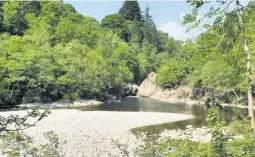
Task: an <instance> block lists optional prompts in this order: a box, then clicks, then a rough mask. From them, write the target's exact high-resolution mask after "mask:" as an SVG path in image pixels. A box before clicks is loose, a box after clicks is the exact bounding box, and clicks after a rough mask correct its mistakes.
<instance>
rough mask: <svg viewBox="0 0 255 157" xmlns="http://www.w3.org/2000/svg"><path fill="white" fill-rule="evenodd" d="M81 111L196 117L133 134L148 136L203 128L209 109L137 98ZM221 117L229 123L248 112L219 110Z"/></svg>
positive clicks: (141, 128) (140, 129) (138, 129)
mask: <svg viewBox="0 0 255 157" xmlns="http://www.w3.org/2000/svg"><path fill="white" fill-rule="evenodd" d="M81 110H86V111H91V110H100V111H133V112H134V111H135V112H141V111H142V112H169V113H181V114H189V115H194V116H195V118H193V119H189V120H184V121H178V122H172V123H164V124H159V125H153V126H146V127H140V128H136V129H133V130H132V131H133V132H135V133H136V132H147V133H148V134H151V135H152V134H158V133H160V132H162V131H163V130H165V129H185V127H186V126H187V125H193V126H194V127H202V126H204V125H206V122H205V119H206V114H207V107H206V106H205V105H186V104H180V103H178V104H177V103H168V102H164V101H158V100H154V99H150V98H137V97H127V98H124V99H123V100H122V101H121V102H120V103H108V104H107V103H105V104H102V105H99V106H91V107H83V108H81ZM219 111H220V112H219V116H220V118H221V119H222V120H225V121H227V122H229V121H231V120H232V119H233V118H236V117H240V116H242V115H244V114H246V112H247V111H246V110H243V109H242V110H241V109H234V108H230V109H224V110H219Z"/></svg>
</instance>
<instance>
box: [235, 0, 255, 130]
mask: <svg viewBox="0 0 255 157" xmlns="http://www.w3.org/2000/svg"><path fill="white" fill-rule="evenodd" d="M239 4H240V3H239V0H236V9H237V16H238V21H239V25H240V29H241V33H242V40H243V47H244V51H245V53H246V54H247V61H246V62H247V71H246V72H247V77H248V91H247V96H248V111H249V117H250V120H251V129H252V131H253V133H254V134H255V122H254V112H253V103H252V101H253V100H252V75H251V53H250V50H249V48H248V45H247V40H246V36H245V28H244V23H243V18H242V15H241V10H240V6H239Z"/></svg>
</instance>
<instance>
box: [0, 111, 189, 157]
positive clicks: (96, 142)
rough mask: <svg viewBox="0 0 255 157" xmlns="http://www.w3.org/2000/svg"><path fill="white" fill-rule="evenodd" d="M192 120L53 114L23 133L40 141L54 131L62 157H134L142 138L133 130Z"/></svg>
mask: <svg viewBox="0 0 255 157" xmlns="http://www.w3.org/2000/svg"><path fill="white" fill-rule="evenodd" d="M24 113H25V111H11V112H0V114H1V115H9V114H21V115H22V114H24ZM189 118H193V116H191V115H183V114H175V113H156V112H111V111H79V110H71V109H63V110H52V113H51V114H50V115H49V116H48V117H47V118H45V119H43V120H42V121H40V122H39V123H38V125H37V126H36V127H33V128H29V129H27V130H26V133H27V134H28V135H30V136H32V137H33V138H34V140H35V141H37V142H40V141H42V133H44V132H47V131H54V132H55V133H57V135H58V137H59V139H60V148H59V149H60V150H59V151H60V152H61V153H62V154H64V156H65V157H74V156H75V157H83V156H88V157H104V156H122V155H123V150H124V151H125V152H128V156H130V157H131V156H137V154H136V151H137V149H138V148H139V147H141V146H142V145H143V144H144V143H143V138H144V137H136V136H135V135H133V134H132V133H131V132H130V131H129V130H130V129H132V128H136V127H141V126H147V125H155V124H160V123H166V122H174V121H180V120H186V119H189Z"/></svg>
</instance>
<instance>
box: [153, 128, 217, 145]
mask: <svg viewBox="0 0 255 157" xmlns="http://www.w3.org/2000/svg"><path fill="white" fill-rule="evenodd" d="M211 138H212V134H211V129H210V128H207V127H206V126H203V127H202V128H193V126H192V125H188V126H186V130H180V129H178V130H164V131H163V132H162V133H160V134H159V138H158V140H157V142H158V143H162V142H164V141H166V140H167V139H183V140H190V141H194V142H203V143H208V142H210V140H211Z"/></svg>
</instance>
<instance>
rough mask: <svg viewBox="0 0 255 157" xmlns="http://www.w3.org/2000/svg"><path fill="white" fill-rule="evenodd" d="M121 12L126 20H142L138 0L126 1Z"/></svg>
mask: <svg viewBox="0 0 255 157" xmlns="http://www.w3.org/2000/svg"><path fill="white" fill-rule="evenodd" d="M119 13H120V14H121V15H122V16H123V17H124V19H125V20H130V21H134V20H136V21H141V20H142V15H141V9H140V6H139V3H138V1H137V0H135V1H124V3H123V5H122V7H121V8H120V11H119Z"/></svg>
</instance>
